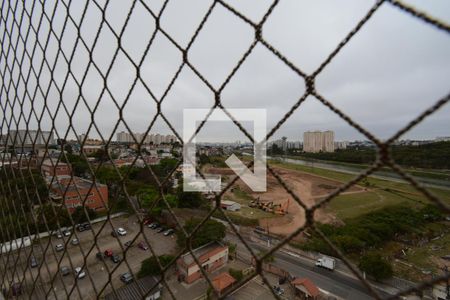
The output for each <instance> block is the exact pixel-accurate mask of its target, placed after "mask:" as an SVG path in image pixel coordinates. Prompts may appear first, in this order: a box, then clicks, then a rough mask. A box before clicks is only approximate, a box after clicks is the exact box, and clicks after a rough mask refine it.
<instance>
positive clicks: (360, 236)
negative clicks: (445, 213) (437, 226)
mask: <svg viewBox="0 0 450 300" xmlns="http://www.w3.org/2000/svg"><path fill="white" fill-rule="evenodd" d="M440 219H442V213H441V212H440V210H439V209H438V208H437V207H436V206H434V205H431V204H430V205H427V206H424V207H423V208H421V209H418V210H415V209H412V208H410V207H407V206H401V205H400V206H390V207H386V208H383V209H380V210H376V211H373V212H370V213H368V214H365V215H362V216H360V217H357V218H354V219H349V220H347V223H346V224H345V225H343V226H340V227H336V226H333V225H329V224H319V225H318V227H319V229H320V230H321V231H322V232H323V233H324V234H325V236H327V237H328V238H329V239H330V240H331V241H332V242H333V243H334V245H336V246H337V247H338V248H339V249H340V250H341V251H342V252H343V253H345V254H349V255H356V256H360V255H362V254H364V253H368V252H371V251H372V252H373V251H376V250H377V249H380V248H381V247H382V246H383V245H384V244H385V243H386V242H388V241H390V240H394V239H396V238H398V237H400V236H402V235H403V236H408V238H409V239H414V238H419V237H421V235H422V234H423V233H422V232H421V228H423V227H424V225H426V224H427V223H430V222H435V221H438V220H440ZM301 247H302V248H303V249H305V250H310V251H317V252H321V253H324V254H329V255H334V251H333V250H332V249H331V248H330V247H329V246H328V244H326V242H325V241H324V240H322V239H321V238H320V237H319V236H318V235H317V234H313V235H312V237H311V238H310V239H309V240H308V241H307V242H306V243H305V244H303V245H302V246H301ZM374 255H375V254H374ZM377 259H378V258H374V257H369V258H367V257H364V256H363V257H362V258H361V260H360V264H361V265H362V266H364V267H365V268H367V269H366V271H367V272H368V273H369V274H372V275H373V276H374V277H376V276H378V275H379V273H378V271H379V270H374V269H371V268H370V266H374V265H376V264H375V263H373V262H374V261H376V260H377ZM380 259H381V258H380ZM380 259H378V261H379V262H380V263H381V260H380ZM386 263H387V262H386ZM387 264H388V263H387ZM381 269H382V270H383V272H385V273H383V272H381V271H380V273H381V274H389V271H388V270H386V269H387V268H385V267H383V268H381ZM371 272H372V273H371ZM375 274H376V275H375ZM381 277H383V276H382V275H381ZM381 277H380V276H379V278H378V279H381Z"/></svg>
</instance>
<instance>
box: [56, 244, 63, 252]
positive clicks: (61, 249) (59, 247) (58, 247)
mask: <svg viewBox="0 0 450 300" xmlns="http://www.w3.org/2000/svg"><path fill="white" fill-rule="evenodd" d="M55 249H56V251H58V252H59V251H63V250H64V245H63V244H58V245H56V246H55Z"/></svg>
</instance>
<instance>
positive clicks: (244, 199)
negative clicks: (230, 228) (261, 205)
mask: <svg viewBox="0 0 450 300" xmlns="http://www.w3.org/2000/svg"><path fill="white" fill-rule="evenodd" d="M225 200H231V201H235V202H237V203H239V204H241V210H239V211H236V212H227V213H228V214H230V215H237V216H241V217H244V218H250V219H256V220H259V219H263V218H271V217H274V216H276V215H274V214H272V213H268V212H265V211H263V210H261V209H257V208H251V207H248V204H249V203H250V201H252V200H253V198H252V197H251V196H250V195H248V194H247V193H245V192H244V191H242V190H241V189H239V187H233V192H232V195H231V196H228V195H227V196H225Z"/></svg>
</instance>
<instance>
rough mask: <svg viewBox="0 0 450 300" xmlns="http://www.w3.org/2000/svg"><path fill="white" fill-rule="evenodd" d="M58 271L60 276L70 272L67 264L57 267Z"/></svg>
mask: <svg viewBox="0 0 450 300" xmlns="http://www.w3.org/2000/svg"><path fill="white" fill-rule="evenodd" d="M59 272H60V273H61V275H62V276H67V275H69V274H70V268H69V267H67V266H62V267H61V269H59Z"/></svg>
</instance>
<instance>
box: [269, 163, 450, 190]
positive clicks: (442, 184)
mask: <svg viewBox="0 0 450 300" xmlns="http://www.w3.org/2000/svg"><path fill="white" fill-rule="evenodd" d="M267 158H268V159H278V160H281V161H284V162H287V163H291V164H297V165H302V166H310V167H315V168H319V169H325V170H331V171H337V172H342V173H347V174H353V175H358V174H360V173H361V172H362V171H363V169H358V168H352V167H350V166H343V165H338V164H333V163H332V162H317V161H314V162H311V161H306V160H301V159H292V158H280V157H267ZM369 177H373V178H377V179H383V180H388V181H394V182H401V183H406V181H404V180H403V179H402V178H401V176H400V175H399V174H397V173H394V172H388V171H378V172H376V173H375V174H372V175H370V176H369ZM413 177H414V179H416V180H417V181H418V182H420V183H421V184H422V185H424V186H426V187H431V188H437V189H444V190H450V182H449V181H446V180H439V179H433V178H426V177H416V176H413Z"/></svg>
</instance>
